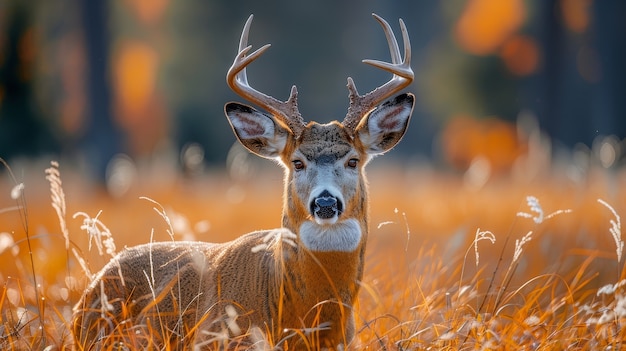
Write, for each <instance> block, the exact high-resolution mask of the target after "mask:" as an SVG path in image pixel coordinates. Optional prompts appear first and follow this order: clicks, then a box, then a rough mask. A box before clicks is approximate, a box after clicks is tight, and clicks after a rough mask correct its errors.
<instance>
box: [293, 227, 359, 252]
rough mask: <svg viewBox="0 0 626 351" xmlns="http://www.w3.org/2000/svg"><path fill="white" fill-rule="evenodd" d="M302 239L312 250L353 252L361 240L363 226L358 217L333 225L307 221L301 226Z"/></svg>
mask: <svg viewBox="0 0 626 351" xmlns="http://www.w3.org/2000/svg"><path fill="white" fill-rule="evenodd" d="M300 241H301V242H302V244H303V245H304V246H306V248H307V249H309V250H311V251H341V252H352V251H354V250H356V248H357V247H358V246H359V243H360V242H361V226H360V225H359V222H358V221H357V220H356V219H347V220H345V221H341V222H337V223H335V224H333V225H319V224H317V223H315V222H312V221H306V222H304V223H302V225H301V226H300Z"/></svg>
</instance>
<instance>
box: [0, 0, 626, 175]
mask: <svg viewBox="0 0 626 351" xmlns="http://www.w3.org/2000/svg"><path fill="white" fill-rule="evenodd" d="M372 12H375V13H378V14H380V15H381V16H383V17H384V18H386V19H387V20H388V21H389V22H390V23H391V24H392V26H393V28H394V29H395V30H396V34H399V26H398V23H397V19H398V18H400V17H401V18H403V19H404V21H405V22H406V24H407V27H408V30H409V33H410V37H411V42H412V46H413V68H414V70H415V72H416V80H415V82H414V83H413V85H411V86H410V87H409V88H408V89H407V90H409V91H412V92H414V93H416V95H417V107H416V110H415V112H414V117H413V121H412V125H411V126H410V128H409V131H408V135H407V137H406V138H405V140H404V141H403V143H401V144H400V146H399V147H398V150H397V151H395V152H394V153H393V157H396V158H400V159H403V160H404V161H406V162H408V163H419V162H429V163H432V164H434V165H436V166H440V167H445V168H449V169H452V170H455V171H462V172H464V171H466V170H468V169H471V167H475V170H477V171H478V172H483V173H485V172H486V173H487V175H488V176H491V175H494V174H508V173H509V172H510V171H511V170H514V169H515V167H516V164H517V165H519V160H520V159H521V158H524V157H527V156H528V155H529V151H530V152H531V153H532V151H533V148H537V147H538V145H542V148H543V150H544V151H546V150H547V151H546V152H547V154H548V155H544V156H545V157H550V158H552V157H555V156H556V157H558V158H559V159H563V160H566V162H570V161H573V162H574V163H575V162H577V161H576V160H577V157H578V160H579V159H581V157H582V158H583V159H586V158H585V157H587V156H589V155H593V154H594V153H595V154H596V155H599V156H600V157H599V160H600V162H601V163H602V165H603V166H604V167H615V166H616V165H619V164H621V162H622V161H623V156H622V154H623V151H624V143H623V138H624V137H625V136H626V99H624V96H626V89H625V87H626V67H625V66H624V62H626V46H624V45H623V44H624V43H625V42H626V27H625V26H624V25H623V18H624V17H623V16H624V15H626V3H624V2H622V1H593V0H558V1H557V0H553V1H544V0H536V1H522V0H506V1H503V0H456V1H410V0H406V1H402V0H394V1H372V0H367V1H359V2H355V1H347V2H335V1H308V2H302V1H272V2H259V1H240V0H236V1H170V0H125V1H121V0H120V1H99V0H98V1H94V0H58V1H53V2H52V1H45V0H31V1H22V0H2V1H0V157H2V158H4V159H5V160H7V161H9V163H12V164H15V162H19V161H20V160H29V159H32V158H39V159H41V158H44V159H60V160H62V164H64V165H65V166H66V167H69V166H73V167H76V168H77V169H79V170H80V171H81V172H82V173H83V174H85V175H86V176H89V177H92V178H93V179H95V180H96V181H98V182H102V183H105V182H109V183H111V184H115V182H119V181H120V179H121V181H123V180H124V179H127V178H128V177H127V176H129V175H132V173H133V172H136V171H137V169H141V168H149V169H162V170H163V172H166V171H167V172H170V173H175V174H186V175H191V176H197V175H201V174H202V173H203V172H205V171H206V170H207V169H212V168H216V167H217V168H221V167H223V166H225V165H226V161H227V155H229V149H230V148H231V146H232V145H233V143H234V141H235V139H234V136H233V135H232V133H231V132H230V130H229V129H230V128H229V127H228V124H227V121H226V118H225V117H224V114H223V105H224V103H226V102H228V101H230V100H241V99H240V98H239V97H237V96H235V95H234V94H233V93H232V92H231V91H230V90H229V89H228V87H227V85H226V83H225V74H226V71H227V70H228V67H229V65H230V64H231V63H232V60H233V58H234V56H235V54H236V47H237V42H238V39H239V34H240V31H241V29H242V26H243V23H244V21H245V20H246V18H247V17H248V15H249V14H251V13H253V14H254V15H255V19H254V22H253V24H252V30H251V39H250V40H251V44H252V45H254V46H255V47H260V46H261V45H263V44H265V43H272V48H271V49H270V50H269V51H268V52H267V53H266V54H265V55H264V57H263V58H262V59H260V60H258V61H257V62H255V63H254V64H253V65H252V66H251V67H250V69H249V76H250V80H251V83H252V84H253V85H254V86H255V87H257V88H258V89H259V90H262V91H264V92H266V93H268V94H271V95H273V96H275V97H277V98H279V99H286V97H287V95H288V92H289V89H290V87H291V85H292V84H296V85H297V86H298V88H299V92H300V106H301V110H302V113H303V115H304V117H305V119H309V120H317V121H321V122H326V121H330V120H332V119H339V120H341V119H343V117H344V115H345V111H346V109H347V105H348V99H347V89H346V88H345V85H346V78H347V77H348V76H351V77H353V78H354V79H355V82H356V83H357V86H358V87H359V88H360V90H361V91H369V90H371V89H373V88H375V87H376V86H378V85H380V84H382V83H384V82H385V81H386V79H388V78H389V77H388V76H387V75H386V74H384V73H382V72H378V71H377V70H376V69H374V68H372V67H369V66H367V65H364V64H362V63H361V60H362V59H365V58H375V59H381V60H388V56H389V54H388V52H387V47H386V42H385V38H384V36H383V33H382V30H381V29H380V27H379V25H378V24H377V23H376V22H375V21H374V20H373V19H372V17H371V15H370V14H371V13H372ZM542 143H543V144H542ZM546 143H548V144H546ZM577 155H578V156H577ZM231 156H232V154H231ZM533 157H537V156H536V155H535V156H533ZM579 161H580V160H579ZM548 162H550V161H549V160H548ZM120 172H122V173H120ZM124 172H125V173H124ZM574 173H575V172H573V173H572V176H575V175H574Z"/></svg>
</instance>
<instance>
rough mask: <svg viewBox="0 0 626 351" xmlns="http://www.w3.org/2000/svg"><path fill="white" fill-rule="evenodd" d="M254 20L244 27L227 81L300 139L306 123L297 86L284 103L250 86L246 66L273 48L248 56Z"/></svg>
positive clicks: (262, 48) (236, 90)
mask: <svg viewBox="0 0 626 351" xmlns="http://www.w3.org/2000/svg"><path fill="white" fill-rule="evenodd" d="M252 18H253V15H250V17H248V20H247V21H246V24H245V26H244V27H243V32H242V33H241V39H240V40H239V51H238V52H239V53H238V54H237V56H236V57H235V61H234V62H233V64H232V66H230V69H229V70H228V74H227V75H226V81H227V82H228V85H229V86H230V88H231V89H232V90H233V91H234V92H235V93H237V94H238V95H240V96H241V97H243V98H245V99H247V100H248V101H250V102H253V103H255V104H257V105H259V107H262V108H264V109H266V110H267V111H269V112H270V113H271V114H272V115H274V117H275V118H277V119H278V120H279V121H281V122H283V123H285V124H286V125H287V127H289V129H290V130H291V132H292V133H293V134H294V135H295V137H296V138H298V137H300V134H302V130H303V129H304V127H305V126H306V123H304V120H303V119H302V115H301V114H300V111H299V110H298V91H297V89H296V86H295V85H294V86H293V87H291V93H290V94H289V99H287V101H284V102H283V101H280V100H278V99H276V98H273V97H271V96H268V95H265V94H263V93H262V92H260V91H258V90H256V89H254V88H252V87H251V86H250V85H249V84H248V76H247V74H246V66H248V65H249V64H250V63H252V62H253V61H254V60H256V59H257V58H259V57H260V56H261V55H262V54H263V53H264V52H265V50H267V49H269V47H270V46H271V44H266V45H264V46H263V47H261V48H260V49H258V50H256V51H254V52H253V53H251V54H250V55H248V52H250V50H251V49H252V46H251V45H248V33H249V32H250V25H251V24H252Z"/></svg>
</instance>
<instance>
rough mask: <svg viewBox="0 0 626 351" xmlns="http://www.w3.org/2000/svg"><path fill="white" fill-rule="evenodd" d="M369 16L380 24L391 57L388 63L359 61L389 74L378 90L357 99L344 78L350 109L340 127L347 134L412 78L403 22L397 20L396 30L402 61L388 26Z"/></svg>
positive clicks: (378, 17) (407, 37)
mask: <svg viewBox="0 0 626 351" xmlns="http://www.w3.org/2000/svg"><path fill="white" fill-rule="evenodd" d="M372 16H373V17H374V18H375V19H376V20H377V21H378V22H379V23H380V24H381V26H382V27H383V31H384V32H385V36H386V37H387V43H388V44H389V52H390V53H391V63H389V62H383V61H378V60H369V59H367V60H363V63H366V64H368V65H371V66H374V67H377V68H380V69H382V70H384V71H387V72H390V73H393V76H392V77H391V79H390V80H389V81H388V82H387V83H385V84H383V85H382V86H380V87H378V88H376V89H374V90H372V91H370V92H369V93H367V94H365V95H359V92H358V90H357V89H356V85H355V84H354V81H353V80H352V78H350V77H348V92H349V98H350V107H349V108H348V113H347V114H346V117H345V119H344V120H343V125H344V126H345V127H346V129H347V130H348V131H349V132H351V133H352V132H354V130H355V129H356V127H357V126H358V124H359V122H360V121H361V119H362V118H363V116H364V115H365V114H366V113H367V112H369V111H370V110H371V109H372V108H374V107H376V105H378V104H379V103H381V102H382V101H383V100H385V99H386V98H388V97H389V96H391V95H393V94H395V93H396V92H398V91H400V90H402V89H403V88H405V87H406V86H408V85H409V84H411V82H412V81H413V78H414V74H413V70H412V69H411V41H410V40H409V33H408V31H407V29H406V25H405V24H404V21H402V19H400V30H401V32H402V41H403V44H404V59H403V58H402V56H401V54H400V49H399V47H398V41H397V40H396V37H395V35H394V33H393V30H392V29H391V26H390V25H389V23H387V21H385V20H384V19H383V18H382V17H380V16H378V15H376V14H372Z"/></svg>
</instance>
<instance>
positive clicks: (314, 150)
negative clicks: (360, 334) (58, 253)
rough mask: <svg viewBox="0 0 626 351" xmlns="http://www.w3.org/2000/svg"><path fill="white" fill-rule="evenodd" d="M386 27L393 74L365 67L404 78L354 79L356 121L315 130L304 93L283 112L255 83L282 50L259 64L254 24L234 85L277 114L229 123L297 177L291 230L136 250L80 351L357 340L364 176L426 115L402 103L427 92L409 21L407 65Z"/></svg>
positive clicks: (98, 284) (249, 111)
mask: <svg viewBox="0 0 626 351" xmlns="http://www.w3.org/2000/svg"><path fill="white" fill-rule="evenodd" d="M374 17H375V18H376V20H378V22H380V24H381V25H382V27H383V29H384V32H385V35H386V37H387V41H388V42H389V49H390V51H391V63H387V62H381V61H374V60H364V61H363V62H365V63H367V64H370V65H372V66H375V67H378V68H380V69H382V70H385V71H388V72H390V73H392V74H393V77H392V78H391V79H390V80H389V81H388V82H387V83H385V84H384V85H382V86H380V87H379V88H376V89H374V90H373V91H371V92H370V93H368V94H365V95H359V93H358V92H357V89H356V87H355V85H354V82H353V81H352V79H350V78H348V91H349V99H350V106H349V108H348V113H347V115H346V117H345V119H344V120H343V122H341V123H340V122H337V121H333V122H330V123H328V124H319V123H316V122H309V123H306V122H304V120H303V118H302V116H301V115H300V112H299V111H298V105H297V92H296V88H295V86H294V87H293V88H292V89H291V94H290V96H289V99H288V100H287V101H285V102H282V101H279V100H277V99H275V98H273V97H270V96H267V95H265V94H263V93H261V92H259V91H257V90H255V89H254V88H252V87H251V86H250V85H249V84H248V79H247V76H246V67H247V66H248V65H249V64H250V63H252V62H253V61H254V60H256V59H257V58H258V57H259V56H261V55H262V54H263V53H264V52H265V51H266V50H267V49H268V47H269V44H268V45H265V46H263V47H262V48H260V49H258V50H256V51H254V52H252V53H250V51H251V47H250V46H248V43H247V42H248V32H249V29H250V24H251V22H252V16H250V18H249V19H248V21H247V22H246V24H245V27H244V29H243V33H242V35H241V41H240V43H239V52H238V54H237V56H236V58H235V61H234V62H233V65H232V66H231V67H230V70H229V71H228V74H227V81H228V85H229V86H230V87H231V88H232V89H233V90H234V91H235V92H236V93H238V94H239V95H241V96H242V97H243V98H245V99H247V100H248V101H250V102H252V103H254V104H255V105H257V106H258V107H260V108H262V109H264V110H265V111H267V112H261V111H258V110H256V109H255V108H253V107H250V106H247V105H242V104H239V103H234V102H233V103H228V104H226V106H225V111H226V116H227V117H228V120H229V121H230V124H231V126H232V128H233V131H234V132H235V135H236V136H237V139H239V142H241V144H243V146H245V147H246V148H247V149H248V150H250V151H251V152H253V153H255V154H257V155H259V156H261V157H265V158H269V159H273V160H276V161H278V163H280V164H281V165H282V166H283V167H284V170H285V180H284V187H285V188H284V206H283V214H282V228H280V229H276V230H264V231H258V232H253V233H249V234H246V235H243V236H241V237H239V238H238V239H236V240H234V241H231V242H227V243H222V244H211V243H205V242H159V243H150V244H145V245H140V246H136V247H131V248H128V249H125V250H124V251H122V252H121V253H120V254H119V255H118V256H117V257H115V258H114V259H112V260H111V262H109V263H108V264H107V265H106V266H105V267H104V268H103V269H102V270H101V271H100V272H99V273H98V275H97V276H96V278H95V279H94V280H93V282H92V283H91V284H90V285H89V287H88V288H87V289H86V291H85V293H84V295H83V297H82V299H81V300H80V302H79V303H78V304H77V305H76V307H75V312H74V336H75V342H76V347H77V348H78V349H101V348H109V347H124V345H128V344H130V347H131V348H132V347H133V346H134V347H142V348H153V349H157V348H158V349H165V348H168V349H170V348H171V349H191V348H192V346H193V347H196V348H202V346H203V345H204V346H210V347H215V342H216V340H220V339H219V338H220V337H224V336H226V337H231V338H233V337H235V336H237V334H240V335H246V334H247V333H249V334H248V335H250V336H249V337H247V338H245V337H241V338H239V339H237V338H235V339H231V340H248V341H247V342H251V343H252V342H255V341H258V340H257V339H255V337H253V336H252V335H259V334H261V333H252V332H251V331H253V330H256V331H261V332H262V334H261V335H264V337H265V338H267V339H269V342H270V344H272V343H274V345H276V346H279V347H282V348H288V349H289V350H294V349H318V348H330V349H337V348H343V347H345V346H346V345H347V344H348V343H349V342H350V341H351V340H352V339H353V337H354V333H355V326H354V317H353V312H352V306H353V304H354V302H355V299H356V297H357V293H358V291H359V285H360V280H361V278H362V275H363V259H364V253H365V243H366V240H367V233H368V200H367V182H366V180H365V175H364V170H363V168H364V167H365V165H366V164H367V163H368V161H369V160H370V159H371V158H372V157H373V156H375V155H379V154H383V153H385V152H386V151H388V150H389V149H391V148H392V147H393V146H394V145H396V143H398V141H399V140H400V139H401V138H402V136H403V134H404V132H405V130H406V128H407V126H408V123H409V119H410V116H411V112H412V110H413V103H414V97H413V95H411V94H400V95H397V96H393V95H394V94H396V93H397V92H399V91H400V90H402V89H403V88H405V87H407V86H408V85H409V84H410V83H411V82H412V80H413V71H412V70H411V67H410V57H411V47H410V43H409V37H408V33H407V30H406V27H405V25H404V23H403V22H402V20H400V28H401V30H402V37H403V41H404V57H402V55H401V53H400V50H399V48H398V43H397V41H396V38H395V36H394V34H393V32H392V30H391V27H390V26H389V24H388V23H387V22H385V21H384V20H383V19H382V18H380V17H378V16H376V15H374ZM254 327H257V328H258V329H253V328H254ZM222 340H223V339H222ZM240 342H242V341H240ZM248 345H250V344H248ZM223 347H226V348H229V347H233V345H232V344H231V345H228V344H226V345H225V346H223Z"/></svg>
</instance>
